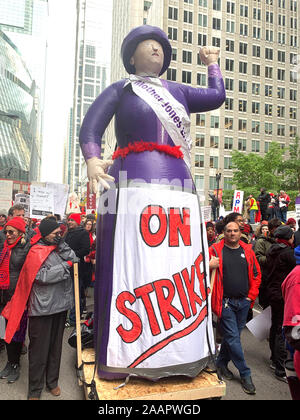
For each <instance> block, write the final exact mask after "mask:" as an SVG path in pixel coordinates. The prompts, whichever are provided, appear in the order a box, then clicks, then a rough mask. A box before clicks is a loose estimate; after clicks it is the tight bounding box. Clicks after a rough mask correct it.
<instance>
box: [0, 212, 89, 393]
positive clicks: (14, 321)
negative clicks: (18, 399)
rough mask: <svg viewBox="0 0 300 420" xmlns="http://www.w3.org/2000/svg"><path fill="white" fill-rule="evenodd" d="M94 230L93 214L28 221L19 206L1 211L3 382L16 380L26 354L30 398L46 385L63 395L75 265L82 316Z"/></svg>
mask: <svg viewBox="0 0 300 420" xmlns="http://www.w3.org/2000/svg"><path fill="white" fill-rule="evenodd" d="M95 227H96V217H95V215H94V214H89V215H86V214H85V213H72V214H69V215H67V216H66V217H65V218H64V220H61V218H60V216H59V215H48V216H46V217H45V218H44V219H43V220H37V219H30V218H28V217H25V209H24V207H23V206H22V205H21V204H15V205H14V206H12V207H11V208H10V209H9V211H8V212H7V211H6V210H5V209H0V337H1V338H0V351H6V355H7V362H6V365H5V366H3V367H1V368H0V369H1V370H0V379H5V380H6V381H7V383H9V384H11V383H14V382H16V381H17V380H18V379H19V377H20V359H21V354H25V353H27V352H28V359H29V378H28V395H27V398H28V399H29V400H39V399H40V397H41V393H42V391H43V388H44V385H45V384H46V387H47V389H48V390H49V391H50V392H51V394H52V395H54V396H59V395H60V393H61V390H60V387H59V384H58V380H59V369H60V362H61V352H62V342H63V333H64V329H65V328H66V327H69V326H75V302H74V288H73V284H74V283H73V282H74V272H73V267H74V266H73V265H74V263H77V264H78V272H79V292H80V293H79V294H80V315H81V317H83V316H84V313H86V312H87V308H86V296H87V291H88V288H89V287H92V286H93V281H94V269H95V262H96V260H95V258H96V257H95V254H96V249H95V244H96V241H95V238H96V228H95ZM26 334H28V338H29V345H28V349H27V347H26V345H25V338H26Z"/></svg>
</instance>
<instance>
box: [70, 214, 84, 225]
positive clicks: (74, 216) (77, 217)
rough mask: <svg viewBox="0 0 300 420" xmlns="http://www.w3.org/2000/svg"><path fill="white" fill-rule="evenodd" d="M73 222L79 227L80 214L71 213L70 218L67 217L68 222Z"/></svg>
mask: <svg viewBox="0 0 300 420" xmlns="http://www.w3.org/2000/svg"><path fill="white" fill-rule="evenodd" d="M70 219H72V220H74V221H75V222H76V223H77V224H78V225H80V223H81V217H80V213H72V214H70V216H69V217H68V220H70Z"/></svg>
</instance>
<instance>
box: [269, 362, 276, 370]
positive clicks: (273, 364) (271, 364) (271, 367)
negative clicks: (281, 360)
mask: <svg viewBox="0 0 300 420" xmlns="http://www.w3.org/2000/svg"><path fill="white" fill-rule="evenodd" d="M270 369H272V370H275V369H276V365H275V363H274V362H271V363H270Z"/></svg>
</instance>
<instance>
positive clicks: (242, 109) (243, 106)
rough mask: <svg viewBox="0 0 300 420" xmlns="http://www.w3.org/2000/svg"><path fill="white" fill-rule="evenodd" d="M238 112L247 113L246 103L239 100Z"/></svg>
mask: <svg viewBox="0 0 300 420" xmlns="http://www.w3.org/2000/svg"><path fill="white" fill-rule="evenodd" d="M239 111H240V112H247V101H244V100H243V99H239Z"/></svg>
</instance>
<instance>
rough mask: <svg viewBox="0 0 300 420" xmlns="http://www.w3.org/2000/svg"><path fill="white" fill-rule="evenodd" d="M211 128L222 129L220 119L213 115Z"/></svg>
mask: <svg viewBox="0 0 300 420" xmlns="http://www.w3.org/2000/svg"><path fill="white" fill-rule="evenodd" d="M210 128H220V119H219V117H218V116H215V115H211V117H210Z"/></svg>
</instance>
